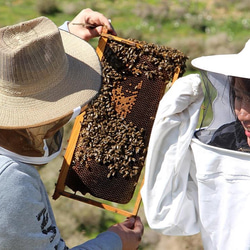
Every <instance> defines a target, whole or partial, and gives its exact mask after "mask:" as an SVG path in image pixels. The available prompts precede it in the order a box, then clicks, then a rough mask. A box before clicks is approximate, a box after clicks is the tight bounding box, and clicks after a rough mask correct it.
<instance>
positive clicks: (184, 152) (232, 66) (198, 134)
mask: <svg viewBox="0 0 250 250" xmlns="http://www.w3.org/2000/svg"><path fill="white" fill-rule="evenodd" d="M249 58H250V40H249V41H248V42H247V43H246V44H245V47H244V48H243V49H242V51H240V52H239V53H238V54H226V55H211V56H203V57H199V58H196V59H194V60H192V65H193V66H194V67H195V68H196V69H198V70H199V71H200V75H201V76H202V79H203V83H204V84H205V86H206V89H209V90H210V91H212V88H215V89H216V90H217V95H216V98H215V99H214V100H213V103H212V110H213V117H212V121H211V123H210V124H209V125H208V126H206V127H201V128H200V129H197V127H198V120H199V117H200V116H199V113H200V108H201V105H202V103H203V99H204V94H203V88H202V86H201V83H202V81H201V77H200V75H198V74H190V75H187V76H184V77H182V78H179V79H178V80H177V81H176V82H175V84H174V85H173V86H172V88H171V89H170V90H169V91H168V92H167V93H166V94H165V96H164V97H163V99H162V100H161V102H160V105H159V108H158V112H157V115H156V118H155V122H154V126H153V129H152V133H151V137H150V142H149V146H148V153H147V159H146V163H145V164H146V165H145V182H144V186H143V189H142V200H143V203H144V210H145V215H146V218H147V221H148V224H149V226H150V227H151V228H152V229H154V230H156V231H158V232H161V233H163V234H166V235H182V236H186V235H194V234H197V233H199V232H200V233H201V238H202V243H203V246H204V249H206V250H215V249H216V250H235V249H241V250H243V249H244V250H246V249H250V226H249V223H248V222H249V221H250V212H249V211H250V167H249V162H250V154H249V152H250V70H249ZM210 84H212V86H210ZM208 86H210V87H208Z"/></svg>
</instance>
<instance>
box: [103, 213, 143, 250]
mask: <svg viewBox="0 0 250 250" xmlns="http://www.w3.org/2000/svg"><path fill="white" fill-rule="evenodd" d="M143 230H144V227H143V224H142V222H141V219H140V217H130V218H128V219H127V220H125V221H124V222H122V223H119V224H116V225H114V226H112V227H110V228H109V229H108V231H112V232H114V233H116V234H118V235H119V236H120V238H121V240H122V249H123V250H135V249H138V247H139V244H140V242H141V238H142V235H143Z"/></svg>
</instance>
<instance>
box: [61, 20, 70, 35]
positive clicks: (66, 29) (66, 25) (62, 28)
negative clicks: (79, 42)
mask: <svg viewBox="0 0 250 250" xmlns="http://www.w3.org/2000/svg"><path fill="white" fill-rule="evenodd" d="M68 24H69V21H65V22H64V23H63V24H62V25H61V26H59V29H60V30H64V31H67V32H69V27H68Z"/></svg>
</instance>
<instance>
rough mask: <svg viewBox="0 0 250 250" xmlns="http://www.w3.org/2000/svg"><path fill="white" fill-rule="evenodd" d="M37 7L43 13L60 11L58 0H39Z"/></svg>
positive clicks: (49, 13) (51, 13)
mask: <svg viewBox="0 0 250 250" xmlns="http://www.w3.org/2000/svg"><path fill="white" fill-rule="evenodd" d="M36 7H37V11H38V12H39V13H40V14H41V15H53V14H56V13H58V12H60V10H59V8H58V6H57V3H56V0H37V3H36Z"/></svg>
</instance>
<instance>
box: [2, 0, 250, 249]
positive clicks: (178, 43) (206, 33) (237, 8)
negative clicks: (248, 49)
mask: <svg viewBox="0 0 250 250" xmlns="http://www.w3.org/2000/svg"><path fill="white" fill-rule="evenodd" d="M41 1H42V3H43V2H44V3H46V1H45V0H41ZM38 2H39V0H37V1H36V0H0V12H1V15H0V27H3V26H6V25H12V24H15V23H17V22H21V21H24V20H28V19H32V18H35V17H37V16H40V15H41V13H39V10H38V5H37V3H38ZM56 4H57V7H58V9H59V11H57V12H55V13H52V14H46V16H47V17H49V18H50V19H52V20H53V21H54V22H55V23H56V24H57V25H61V24H62V23H63V22H64V21H65V20H72V18H73V17H74V16H75V15H76V14H77V13H78V12H79V11H80V10H81V9H83V8H87V7H90V8H92V9H94V10H97V11H100V12H102V13H103V14H104V15H105V16H107V17H109V18H111V20H112V24H113V26H114V27H115V29H116V31H117V33H118V36H121V37H124V38H129V37H131V38H135V39H139V40H145V41H147V42H153V43H157V44H161V45H167V46H171V47H176V48H178V49H180V50H182V51H183V52H184V53H186V54H187V55H188V56H189V57H190V60H191V59H192V58H194V57H197V56H201V55H207V54H214V53H225V51H226V52H228V53H229V52H230V53H235V52H238V51H239V50H240V49H241V48H243V45H244V43H245V42H246V41H247V39H248V38H249V33H250V32H249V31H250V21H249V20H250V11H249V10H250V4H249V3H248V0H242V1H240V2H239V1H228V0H220V1H219V0H209V1H208V0H172V1H167V0H141V1H136V3H135V2H134V1H132V0H127V1H118V0H105V1H97V0H86V1H81V0H71V1H70V0H61V1H59V0H58V1H57V2H56ZM222 37H224V39H221V38H222ZM96 44H97V40H94V42H92V45H93V46H96ZM222 49H223V50H222ZM193 72H195V71H194V69H193V68H192V67H191V66H190V61H189V62H188V71H187V73H193ZM71 127H72V124H69V125H68V126H67V127H66V137H65V141H64V147H66V146H67V139H68V138H69V134H70V131H71ZM63 153H64V151H63V152H62V154H61V156H60V157H58V158H57V159H55V160H54V161H52V162H51V163H49V164H48V165H46V166H45V167H44V168H42V169H41V170H40V173H41V178H42V179H43V181H44V183H45V185H46V188H47V191H48V194H49V196H52V194H53V191H54V184H55V182H56V181H57V177H58V174H59V170H60V168H61V165H62V157H63ZM51 203H52V206H53V209H54V211H55V216H56V219H57V222H58V226H59V228H60V230H61V233H62V235H63V237H64V239H65V240H66V242H67V243H68V245H69V246H71V247H72V246H74V245H76V244H80V243H82V242H83V241H85V240H87V239H89V238H92V237H94V236H95V235H96V234H98V233H99V232H100V231H102V230H105V229H106V228H107V227H109V226H110V225H111V224H113V223H114V222H118V221H122V220H123V219H124V217H123V216H119V215H117V214H113V213H111V212H106V211H104V210H102V209H98V208H96V209H94V208H93V207H92V206H89V205H86V204H83V203H81V202H77V201H73V200H70V199H67V198H64V197H62V198H59V199H58V200H57V201H53V200H51ZM129 206H130V204H128V205H125V206H124V207H125V208H126V209H128V208H129ZM139 213H140V215H141V216H142V217H143V219H144V223H145V226H146V227H147V225H146V221H145V218H144V215H143V209H142V208H141V209H140V212H139ZM149 234H150V235H152V234H153V232H150V233H149ZM145 241H147V239H146V240H145ZM144 245H146V243H145V244H144ZM144 249H146V247H144ZM148 249H150V247H149V248H148ZM151 249H152V248H151ZM197 249H198V248H197Z"/></svg>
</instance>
